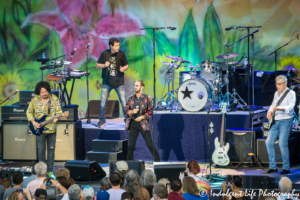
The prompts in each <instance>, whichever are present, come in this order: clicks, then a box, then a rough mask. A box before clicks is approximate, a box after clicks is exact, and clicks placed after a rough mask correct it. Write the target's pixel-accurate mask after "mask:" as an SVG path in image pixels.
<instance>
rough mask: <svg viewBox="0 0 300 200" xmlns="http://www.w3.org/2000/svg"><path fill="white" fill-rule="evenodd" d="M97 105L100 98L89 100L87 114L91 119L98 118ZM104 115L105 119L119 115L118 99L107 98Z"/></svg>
mask: <svg viewBox="0 0 300 200" xmlns="http://www.w3.org/2000/svg"><path fill="white" fill-rule="evenodd" d="M99 106H100V100H91V101H89V106H88V110H89V116H90V118H91V119H98V118H99ZM85 117H87V112H86V113H85ZM105 117H106V118H107V119H114V118H118V117H119V101H118V100H108V101H107V102H106V112H105Z"/></svg>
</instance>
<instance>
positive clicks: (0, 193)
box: [0, 185, 6, 200]
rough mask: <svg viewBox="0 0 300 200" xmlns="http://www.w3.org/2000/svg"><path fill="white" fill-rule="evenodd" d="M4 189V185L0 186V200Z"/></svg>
mask: <svg viewBox="0 0 300 200" xmlns="http://www.w3.org/2000/svg"><path fill="white" fill-rule="evenodd" d="M5 190H6V188H5V186H4V185H0V200H2V199H3V194H4V192H5Z"/></svg>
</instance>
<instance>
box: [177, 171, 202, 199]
mask: <svg viewBox="0 0 300 200" xmlns="http://www.w3.org/2000/svg"><path fill="white" fill-rule="evenodd" d="M182 190H183V193H184V194H183V195H182V198H184V199H186V200H196V199H198V200H200V199H201V200H208V195H207V194H204V195H200V192H199V190H198V187H197V184H196V181H195V179H194V178H193V177H189V176H187V177H184V179H183V181H182Z"/></svg>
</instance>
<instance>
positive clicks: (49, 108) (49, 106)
mask: <svg viewBox="0 0 300 200" xmlns="http://www.w3.org/2000/svg"><path fill="white" fill-rule="evenodd" d="M50 110H51V94H50V95H49V101H48V115H50Z"/></svg>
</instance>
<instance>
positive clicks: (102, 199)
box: [97, 190, 109, 200]
mask: <svg viewBox="0 0 300 200" xmlns="http://www.w3.org/2000/svg"><path fill="white" fill-rule="evenodd" d="M97 200H109V194H108V192H106V191H105V190H100V191H99V192H98V193H97Z"/></svg>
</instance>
